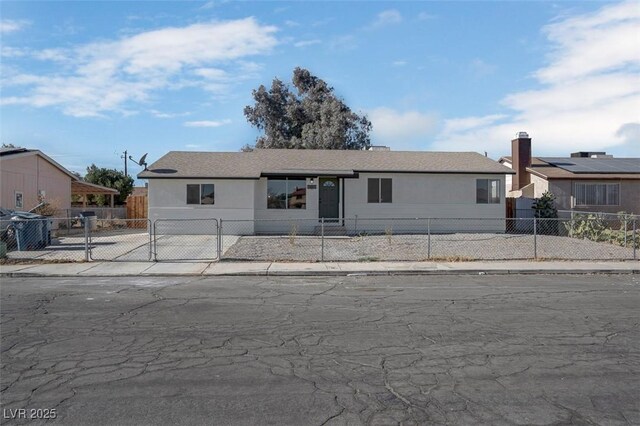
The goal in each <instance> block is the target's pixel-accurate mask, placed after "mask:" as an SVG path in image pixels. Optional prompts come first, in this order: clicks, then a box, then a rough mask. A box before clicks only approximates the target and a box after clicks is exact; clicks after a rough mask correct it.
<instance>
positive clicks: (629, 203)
mask: <svg viewBox="0 0 640 426" xmlns="http://www.w3.org/2000/svg"><path fill="white" fill-rule="evenodd" d="M576 182H584V183H588V182H591V183H615V182H618V183H620V205H619V206H576V205H575V198H574V193H575V183H576ZM549 190H550V191H551V192H552V193H553V194H554V195H555V196H556V206H557V207H558V209H559V210H571V209H573V210H580V211H591V212H593V211H596V212H606V213H618V212H620V211H625V212H627V213H634V214H640V180H631V179H624V180H619V181H616V180H610V179H607V180H601V181H597V180H589V181H586V180H572V179H553V180H551V181H549Z"/></svg>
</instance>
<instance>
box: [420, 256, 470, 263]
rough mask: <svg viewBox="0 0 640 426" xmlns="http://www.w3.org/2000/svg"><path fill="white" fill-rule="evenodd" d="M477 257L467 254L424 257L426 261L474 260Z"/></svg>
mask: <svg viewBox="0 0 640 426" xmlns="http://www.w3.org/2000/svg"><path fill="white" fill-rule="evenodd" d="M475 260H476V259H474V258H473V257H466V256H443V257H432V258H430V259H424V262H473V261H475Z"/></svg>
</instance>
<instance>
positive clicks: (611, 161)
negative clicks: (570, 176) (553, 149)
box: [540, 157, 640, 174]
mask: <svg viewBox="0 0 640 426" xmlns="http://www.w3.org/2000/svg"><path fill="white" fill-rule="evenodd" d="M540 159H541V160H542V161H544V162H546V163H549V164H552V165H554V166H556V167H559V168H561V169H564V170H567V171H569V172H571V173H576V174H579V173H640V158H579V157H573V158H558V157H541V158H540Z"/></svg>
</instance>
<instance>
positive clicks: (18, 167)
mask: <svg viewBox="0 0 640 426" xmlns="http://www.w3.org/2000/svg"><path fill="white" fill-rule="evenodd" d="M97 194H105V195H110V196H111V198H112V200H113V196H114V195H117V194H118V191H117V190H115V189H112V188H107V187H104V186H101V185H94V184H91V183H88V182H83V181H81V180H79V179H78V177H77V176H75V175H74V174H72V173H71V172H70V171H69V170H67V169H66V168H64V167H63V166H61V165H60V164H58V163H57V162H56V161H55V160H53V159H52V158H51V157H49V156H47V155H46V154H44V153H43V152H42V151H39V150H37V149H27V148H1V149H0V207H2V208H5V209H9V210H18V211H29V210H31V209H33V208H34V207H36V206H37V205H38V204H40V203H41V202H48V203H51V205H53V206H55V207H56V208H57V209H58V210H59V211H60V213H59V214H58V215H64V214H65V211H66V210H67V209H70V208H71V196H72V195H78V196H85V195H97ZM84 199H85V200H86V197H84Z"/></svg>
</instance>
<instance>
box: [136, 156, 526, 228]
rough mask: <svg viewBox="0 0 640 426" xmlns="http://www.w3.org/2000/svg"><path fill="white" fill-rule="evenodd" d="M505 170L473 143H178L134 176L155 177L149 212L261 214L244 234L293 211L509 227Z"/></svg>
mask: <svg viewBox="0 0 640 426" xmlns="http://www.w3.org/2000/svg"><path fill="white" fill-rule="evenodd" d="M509 173H513V171H512V170H510V169H508V168H507V167H504V166H502V165H500V164H498V163H497V162H496V161H493V160H491V159H489V158H487V157H485V156H483V155H481V154H478V153H475V152H400V151H386V150H362V151H355V150H352V151H343V150H295V149H291V150H287V149H256V150H254V151H251V152H182V151H172V152H169V153H167V154H166V155H164V156H163V157H161V158H160V159H159V160H158V161H156V162H155V163H153V164H151V165H150V166H149V167H148V169H147V170H145V171H143V172H141V173H140V174H138V178H139V179H148V182H149V183H148V188H149V218H150V219H151V220H152V221H154V220H157V219H198V218H201V219H202V218H217V219H222V220H246V221H255V228H254V222H247V223H245V224H243V226H242V229H240V227H238V232H240V233H243V234H244V233H253V232H255V233H260V232H271V231H274V230H275V229H274V228H275V227H278V226H282V222H281V221H286V220H292V219H307V221H305V222H304V224H306V226H307V227H316V226H317V225H318V224H319V222H320V220H321V218H324V220H325V221H326V222H331V223H334V224H336V225H338V226H341V225H342V226H347V227H348V226H349V225H348V223H345V222H349V219H353V218H355V217H359V218H372V219H373V218H375V219H393V218H429V217H431V218H497V219H498V220H496V221H492V222H490V223H484V224H483V225H482V226H483V230H485V231H491V230H493V231H498V232H504V221H503V220H502V221H501V220H500V219H504V218H505V190H504V188H505V186H504V185H505V175H507V174H509ZM345 219H346V220H345ZM267 220H272V222H269V221H267ZM388 223H390V221H387V224H388ZM380 226H382V227H383V229H384V226H386V224H385V223H384V221H380ZM459 226H464V222H462V221H461V222H460V223H459ZM469 226H478V225H469Z"/></svg>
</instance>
